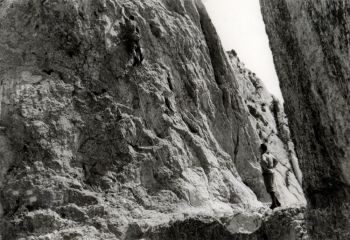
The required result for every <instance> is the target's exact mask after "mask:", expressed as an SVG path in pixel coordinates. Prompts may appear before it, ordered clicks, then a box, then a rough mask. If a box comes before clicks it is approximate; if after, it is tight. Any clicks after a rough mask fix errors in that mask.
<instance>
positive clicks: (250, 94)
mask: <svg viewBox="0 0 350 240" xmlns="http://www.w3.org/2000/svg"><path fill="white" fill-rule="evenodd" d="M228 56H229V59H230V61H231V64H232V67H233V71H234V73H235V76H236V79H237V81H238V84H239V90H240V93H241V95H242V97H243V99H244V102H245V105H246V106H247V108H248V112H249V120H250V122H251V125H252V126H253V128H254V129H255V131H256V134H257V135H258V136H259V139H260V142H261V143H265V144H266V145H267V146H268V148H269V151H270V152H271V153H272V154H273V155H274V156H275V157H276V158H277V160H278V161H279V164H278V165H277V171H276V176H275V177H276V178H275V179H276V189H277V197H278V199H279V200H280V202H281V204H282V206H288V205H294V204H296V205H298V204H299V205H300V204H301V205H305V204H306V200H305V197H304V194H303V190H302V188H301V184H302V173H301V171H300V168H299V162H298V158H297V157H296V154H295V151H294V144H293V142H292V140H291V138H290V131H289V126H288V120H287V118H286V116H285V113H284V110H283V106H282V105H281V103H280V102H279V100H278V99H276V98H275V97H274V96H272V95H271V94H270V93H269V92H268V91H267V90H266V88H265V86H264V84H263V82H262V81H261V80H260V79H259V78H258V77H257V76H256V74H255V73H253V72H251V71H250V70H249V69H247V68H246V67H245V65H244V63H242V62H241V61H240V59H239V58H238V56H237V53H236V52H235V51H234V50H232V51H230V52H228Z"/></svg>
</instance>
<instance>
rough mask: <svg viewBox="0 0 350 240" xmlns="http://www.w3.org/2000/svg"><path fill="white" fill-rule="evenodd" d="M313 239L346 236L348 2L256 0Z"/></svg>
mask: <svg viewBox="0 0 350 240" xmlns="http://www.w3.org/2000/svg"><path fill="white" fill-rule="evenodd" d="M260 2H261V7H262V13H263V17H264V21H265V23H266V30H267V33H268V35H269V38H270V45H271V48H272V52H273V55H274V61H275V65H276V68H277V73H278V76H279V78H280V82H281V88H282V93H283V96H284V99H285V106H286V107H285V108H286V109H285V110H286V114H287V116H288V119H289V121H290V128H291V135H292V138H293V139H294V140H295V145H296V151H297V155H298V157H299V159H300V165H301V169H302V171H303V173H304V181H303V187H304V192H305V194H306V197H307V199H308V203H309V209H308V211H309V218H308V219H309V225H310V229H311V230H312V232H313V235H314V238H315V239H348V238H349V236H350V217H349V216H350V214H349V199H350V197H349V196H350V195H349V194H350V80H349V79H350V61H349V52H350V24H349V23H350V2H349V1H344V0H310V1H303V0H261V1H260Z"/></svg>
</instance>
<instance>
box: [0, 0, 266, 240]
mask: <svg viewBox="0 0 350 240" xmlns="http://www.w3.org/2000/svg"><path fill="white" fill-rule="evenodd" d="M122 9H124V11H125V13H126V14H127V15H129V14H132V15H134V16H135V20H136V22H137V24H138V27H139V29H140V34H141V41H140V44H141V47H142V48H143V54H144V58H145V59H144V61H143V64H142V65H140V66H133V64H132V56H130V55H129V54H128V53H127V51H126V48H125V43H123V42H122V40H121V34H122V33H121V31H122V30H121V27H120V26H121V23H123V22H124V19H123V18H122ZM0 36H1V37H0V78H1V90H0V92H1V94H0V100H1V117H0V120H1V122H0V124H1V133H0V134H1V136H0V151H1V172H0V181H1V182H0V187H1V205H2V209H3V211H1V222H2V224H1V234H2V236H3V239H6V240H8V239H9V240H10V239H21V238H25V239H137V238H139V237H140V236H142V234H143V233H145V232H146V230H147V229H148V228H150V227H152V226H158V225H161V224H164V223H168V222H170V221H171V220H174V221H176V220H179V219H180V220H181V219H184V216H185V215H186V216H197V215H198V214H202V215H204V216H210V217H214V218H215V217H220V216H222V215H230V214H233V211H234V210H235V209H237V208H238V206H239V207H241V208H243V209H244V208H247V209H257V208H260V207H261V206H262V203H261V202H260V201H268V197H267V193H266V191H265V187H264V185H263V181H262V177H261V170H260V166H259V163H258V161H257V159H258V157H259V152H258V147H259V139H258V138H257V136H256V134H255V131H254V129H253V128H252V127H251V125H250V123H249V119H248V113H247V111H246V108H245V106H244V103H243V101H242V98H241V97H240V93H239V86H238V83H237V81H236V79H235V77H234V72H233V71H232V69H231V67H230V62H229V61H228V59H227V58H226V55H225V52H224V51H223V49H222V47H221V43H220V41H219V39H218V36H217V34H216V32H215V29H214V27H213V25H212V24H211V21H210V19H209V17H208V15H207V13H206V11H205V9H204V6H203V5H202V4H201V3H200V2H199V1H195V0H185V1H170V0H163V1H161V0H152V1H151V0H146V1H129V0H118V1H116V0H98V1H97V0H88V1H78V0H72V1H61V0H50V1H34V0H4V1H1V2H0ZM237 139H239V141H238V140H237ZM259 200H260V201H259Z"/></svg>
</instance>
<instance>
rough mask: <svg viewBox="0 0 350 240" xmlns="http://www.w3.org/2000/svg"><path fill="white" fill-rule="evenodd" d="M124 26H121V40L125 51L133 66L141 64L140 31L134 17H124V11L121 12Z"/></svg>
mask: <svg viewBox="0 0 350 240" xmlns="http://www.w3.org/2000/svg"><path fill="white" fill-rule="evenodd" d="M122 14H123V18H124V21H125V24H122V25H121V27H122V40H123V42H124V44H125V47H126V50H127V51H128V53H129V54H130V55H132V57H133V61H134V63H133V65H134V66H136V65H139V64H141V63H142V60H143V55H142V50H141V46H140V39H141V35H140V29H139V28H138V26H137V22H136V21H135V17H134V16H133V15H130V16H129V17H127V16H126V15H125V12H124V9H123V11H122Z"/></svg>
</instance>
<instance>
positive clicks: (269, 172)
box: [260, 144, 281, 209]
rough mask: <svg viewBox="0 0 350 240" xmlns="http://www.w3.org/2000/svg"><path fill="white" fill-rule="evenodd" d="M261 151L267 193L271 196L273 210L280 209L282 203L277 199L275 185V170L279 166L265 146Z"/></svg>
mask: <svg viewBox="0 0 350 240" xmlns="http://www.w3.org/2000/svg"><path fill="white" fill-rule="evenodd" d="M260 150H261V162H260V165H261V168H262V171H263V177H264V182H265V187H266V191H267V192H268V193H269V194H270V196H271V200H272V204H271V206H270V208H271V209H274V208H276V207H280V206H281V203H280V202H279V201H278V199H277V197H276V183H275V168H276V166H277V164H278V161H277V159H276V158H275V157H274V156H273V155H272V154H271V153H269V152H268V150H267V146H266V145H265V144H261V145H260Z"/></svg>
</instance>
